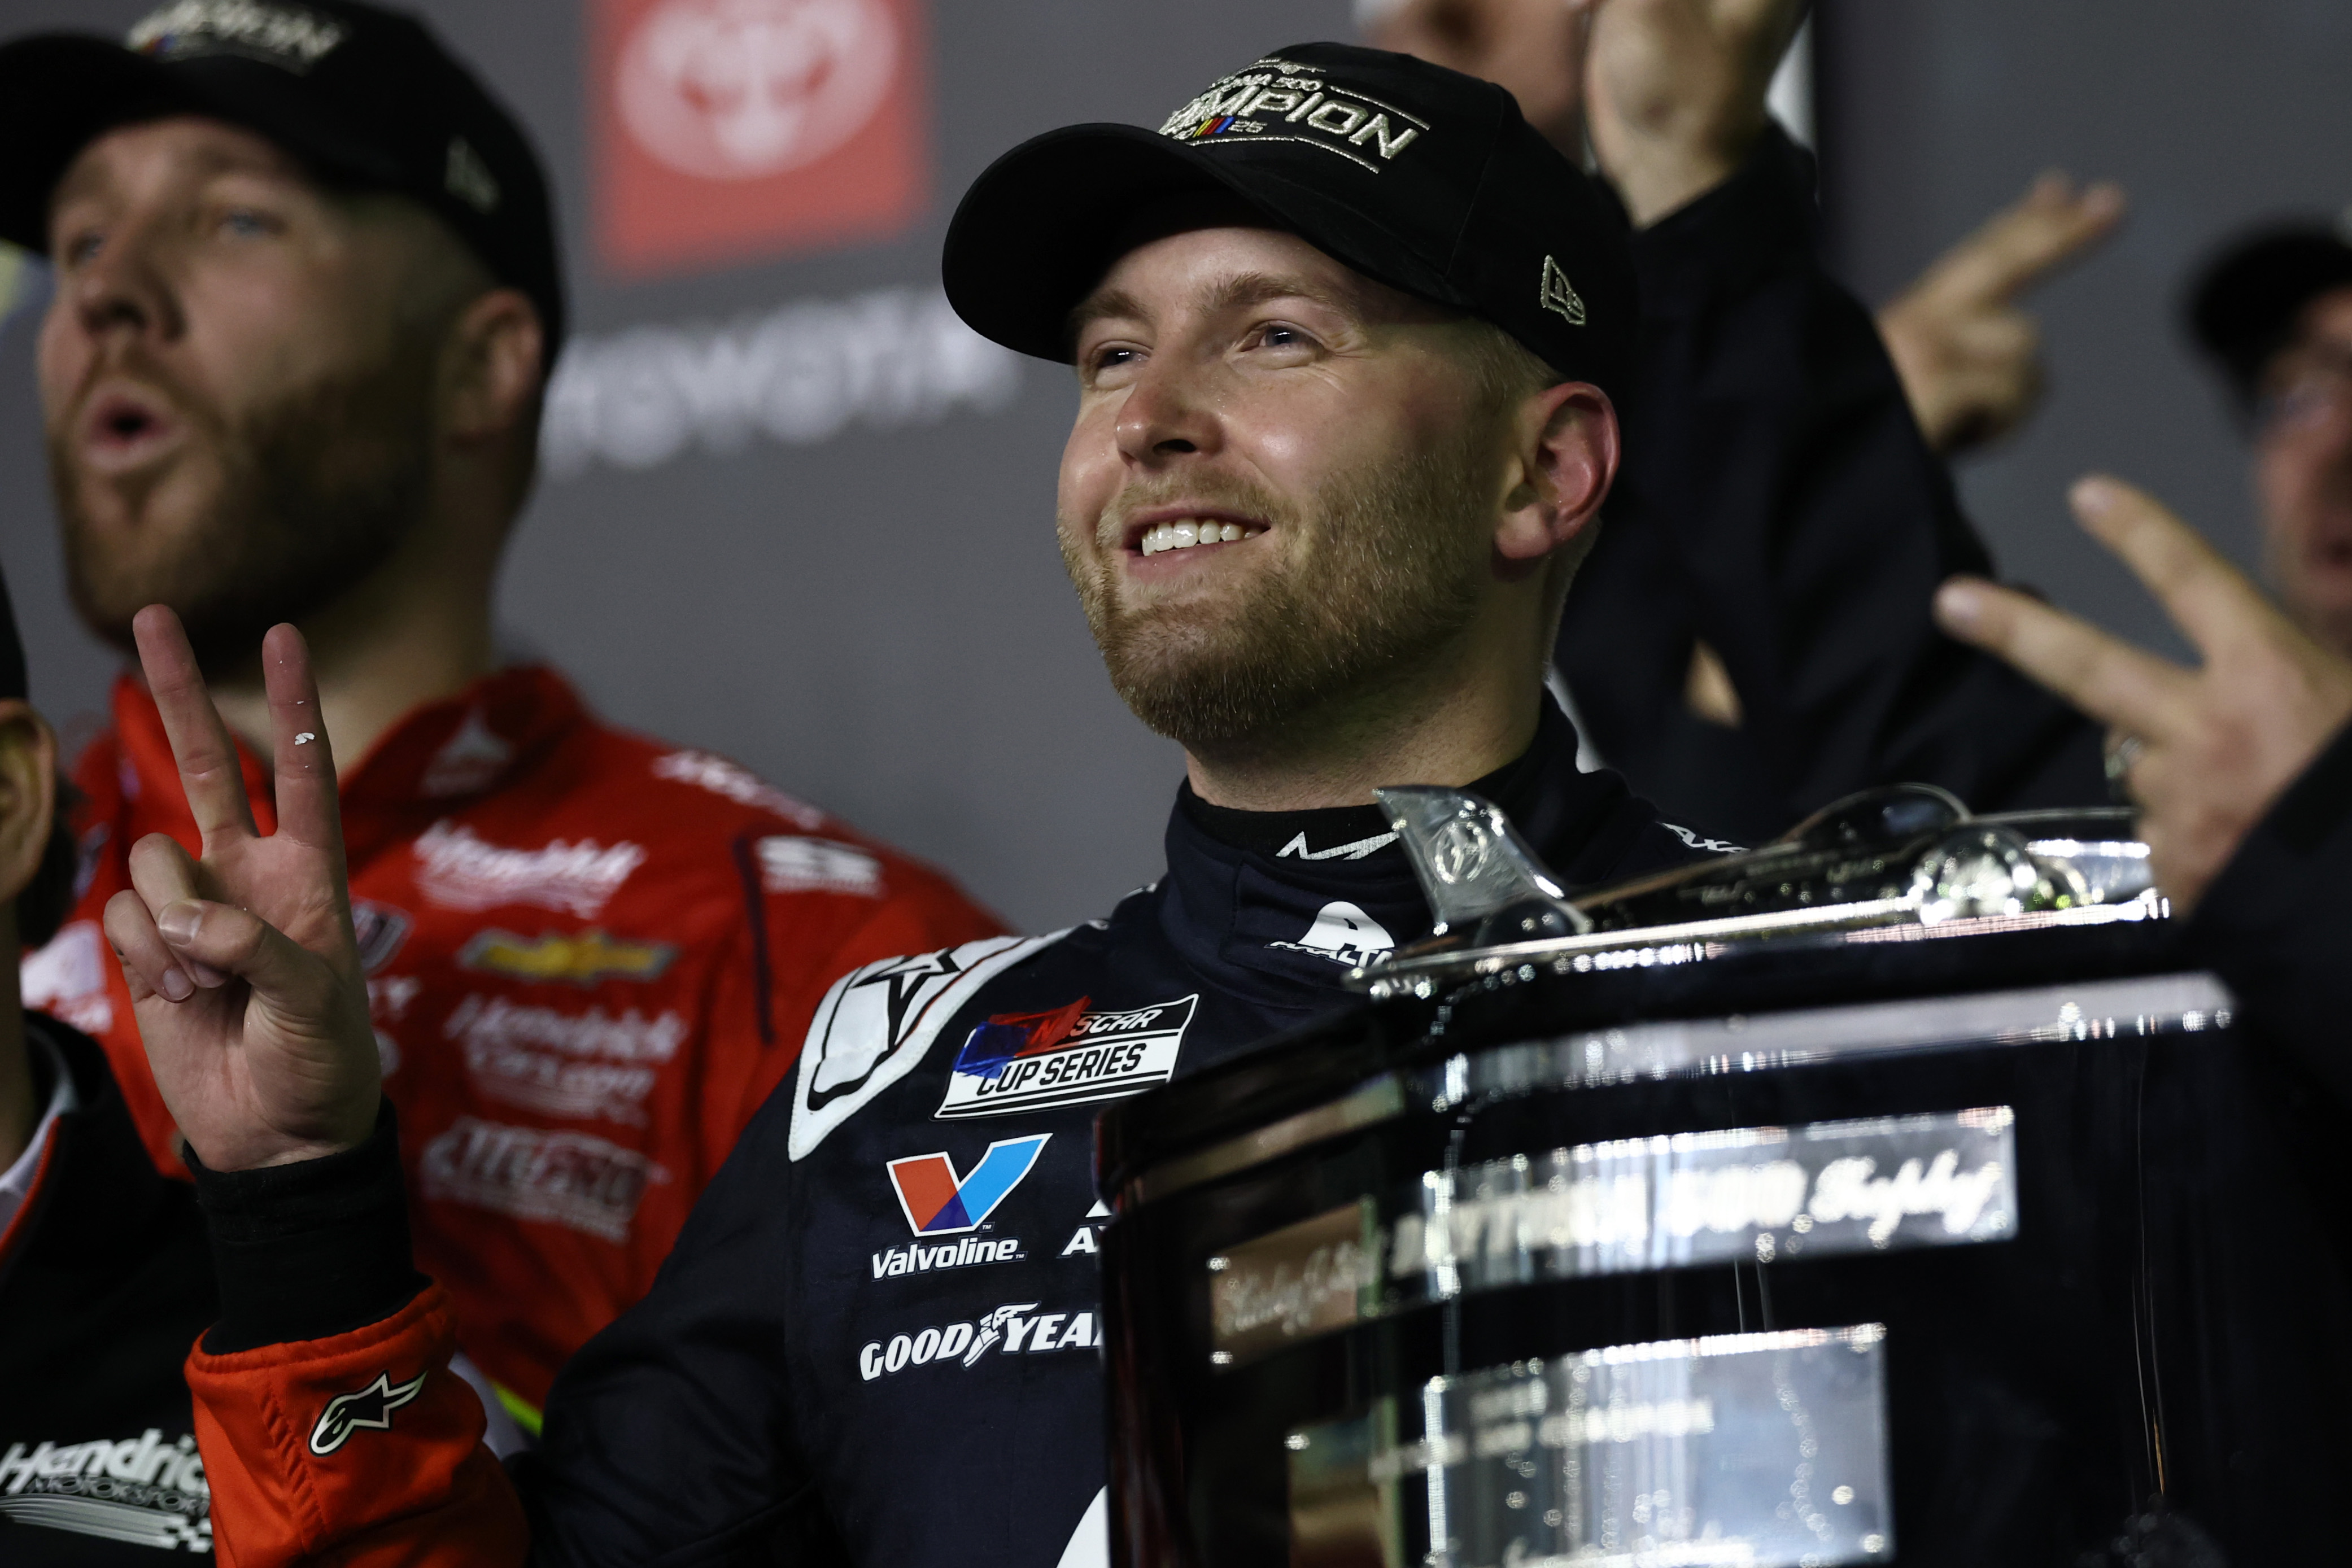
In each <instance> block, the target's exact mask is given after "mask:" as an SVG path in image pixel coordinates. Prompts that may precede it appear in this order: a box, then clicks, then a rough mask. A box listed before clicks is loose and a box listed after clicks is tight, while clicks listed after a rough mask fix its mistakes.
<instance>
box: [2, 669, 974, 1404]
mask: <svg viewBox="0 0 2352 1568" xmlns="http://www.w3.org/2000/svg"><path fill="white" fill-rule="evenodd" d="M114 720H115V722H114V726H113V727H112V728H111V729H110V730H109V731H108V732H106V733H105V734H103V735H102V736H100V737H99V738H98V739H97V740H96V741H95V742H93V743H92V744H91V746H90V747H89V749H88V750H87V751H86V752H85V753H84V754H83V756H82V758H81V759H80V762H79V767H78V769H77V773H76V780H77V783H78V784H79V788H80V790H81V793H82V795H83V797H84V799H83V800H82V802H81V804H80V806H79V809H78V810H77V811H76V814H75V819H74V828H75V831H76V832H77V833H78V834H79V840H80V844H81V852H82V856H83V867H82V876H83V882H82V884H81V888H80V892H79V898H78V900H77V904H76V907H75V911H74V914H73V915H72V917H71V919H70V920H69V922H68V925H66V926H65V928H64V929H63V931H62V932H61V933H60V934H59V935H58V937H57V938H56V940H55V941H53V942H51V943H50V944H49V945H48V946H47V947H46V948H45V949H43V950H42V951H41V952H40V953H37V954H36V955H34V956H32V958H31V959H30V960H28V962H27V964H26V1000H27V1002H28V1003H30V1004H31V1005H35V1006H39V1007H44V1008H47V1009H50V1010H51V1011H54V1012H56V1013H58V1015H59V1016H61V1017H63V1018H65V1019H68V1021H70V1022H72V1023H74V1024H76V1025H78V1026H79V1027H80V1028H82V1029H84V1030H88V1031H89V1033H91V1034H92V1035H95V1036H96V1037H97V1038H98V1039H99V1040H100V1041H101V1042H102V1043H103V1044H104V1045H105V1046H106V1048H107V1053H108V1055H109V1056H110V1059H111V1060H112V1062H113V1066H114V1071H115V1075H116V1076H117V1077H118V1078H119V1079H120V1080H121V1083H122V1088H123V1096H124V1099H125V1100H126V1101H127V1102H128V1103H129V1105H130V1107H131V1112H132V1113H133V1115H134V1116H135V1118H136V1119H137V1121H138V1124H139V1126H140V1128H141V1131H142V1133H143V1134H144V1136H145V1139H146V1142H147V1145H148V1148H149V1150H150V1152H151V1153H152V1155H153V1156H154V1158H155V1161H156V1163H157V1165H158V1166H159V1167H160V1168H161V1169H163V1171H165V1172H166V1173H167V1174H171V1175H174V1176H184V1169H183V1167H182V1166H181V1164H180V1158H179V1155H178V1152H177V1148H176V1145H177V1141H178V1139H177V1134H176V1132H175V1130H174V1129H173V1125H172V1120H171V1116H170V1113H168V1112H167V1111H166V1110H165V1109H164V1106H163V1098H162V1096H161V1095H160V1094H159V1093H158V1092H157V1091H156V1089H155V1083H154V1079H153V1077H152V1074H151V1073H150V1071H149V1069H148V1066H147V1057H146V1052H145V1051H144V1050H143V1049H142V1047H141V1045H140V1043H139V1033H138V1024H137V1020H136V1019H134V1017H133V1016H132V1013H131V998H130V995H129V992H128V991H127V990H126V988H125V987H124V982H123V978H122V973H121V967H120V966H119V965H118V964H117V963H116V962H115V960H114V959H113V957H112V956H111V955H110V954H109V953H108V952H107V949H106V940H105V937H104V936H103V935H102V933H101V931H100V920H101V918H102V914H103V911H104V909H105V906H106V901H107V900H108V899H109V898H110V897H112V896H113V895H114V894H115V893H116V892H117V891H119V890H120V889H121V888H124V887H128V886H129V885H130V879H129V872H128V869H127V857H128V854H129V852H130V849H131V845H132V844H134V843H136V842H137V841H139V840H140V839H141V838H142V837H143V836H145V835H146V834H148V833H152V832H164V833H169V834H171V835H172V836H173V837H174V838H176V839H178V840H179V841H181V842H182V843H183V844H184V845H185V846H186V847H187V848H188V850H189V851H190V852H192V853H193V852H195V851H196V849H197V847H198V845H197V837H196V831H195V826H194V820H193V819H192V818H191V817H190V815H189V813H188V808H187V801H186V797H185V796H184V794H183V792H182V790H181V788H180V779H179V773H178V769H177V768H176V767H175V765H174V764H173V759H172V751H171V747H170V744H169V743H168V741H167V740H166V739H165V737H164V735H163V724H162V720H161V719H160V717H159V716H157V714H156V711H155V705H154V703H153V701H152V699H151V698H149V697H148V695H147V694H146V691H145V689H144V688H143V687H142V686H141V685H139V684H138V683H137V682H135V681H134V680H132V679H131V678H130V677H128V676H126V677H124V678H123V679H122V680H121V682H119V683H118V684H117V685H116V688H115V693H114ZM239 755H240V759H241V761H242V763H243V765H244V768H245V777H246V788H247V794H248V795H249V796H250V797H251V799H252V801H253V810H254V816H255V820H256V821H257V823H258V824H259V826H260V829H261V831H263V832H265V833H267V832H268V831H271V830H272V827H273V825H274V819H275V812H274V811H273V810H272V808H271V804H270V794H269V784H268V779H269V774H268V768H266V767H265V766H264V765H263V764H262V763H261V762H260V761H258V760H257V758H255V757H254V756H253V755H252V754H251V753H250V752H248V751H245V750H243V749H242V748H240V753H239ZM341 783H342V788H341V801H342V820H343V842H344V845H345V848H346V852H347V854H348V856H349V859H350V867H351V887H352V914H353V916H354V925H355V927H356V930H357V933H358V936H359V942H360V951H361V957H362V961H363V963H364V964H365V966H366V968H367V973H368V993H369V999H370V1003H371V1005H372V1007H373V1013H374V1022H375V1029H376V1041H377V1047H378V1050H379V1051H380V1052H381V1053H382V1057H383V1071H384V1075H383V1087H384V1093H385V1096H386V1097H387V1098H388V1099H389V1100H390V1101H391V1102H392V1103H394V1105H396V1106H397V1107H399V1113H400V1127H401V1136H402V1145H401V1163H402V1166H403V1168H404V1170H405V1171H406V1172H407V1175H408V1192H409V1201H410V1203H411V1205H412V1209H413V1212H414V1214H415V1237H416V1258H417V1262H418V1264H419V1266H420V1267H422V1268H424V1269H425V1270H426V1271H427V1272H429V1273H430V1274H431V1275H432V1276H433V1277H434V1278H435V1279H436V1281H439V1282H440V1284H441V1286H442V1288H443V1289H444V1290H445V1291H447V1292H448V1297H449V1301H450V1303H451V1311H452V1312H453V1314H454V1321H455V1322H456V1324H457V1339H458V1343H460V1344H461V1345H462V1346H463V1347H464V1350H465V1352H466V1354H467V1355H468V1356H470V1357H471V1358H472V1359H473V1360H474V1361H475V1362H476V1363H478V1365H479V1366H480V1367H481V1369H482V1370H483V1371H485V1372H486V1373H487V1374H488V1376H489V1378H490V1379H492V1380H493V1381H494V1382H495V1384H496V1385H497V1388H498V1391H499V1394H500V1395H501V1396H502V1397H503V1398H504V1400H505V1402H506V1403H507V1405H508V1406H509V1409H510V1410H512V1411H513V1412H514V1413H515V1414H516V1416H517V1417H518V1418H519V1419H520V1421H521V1422H522V1424H523V1425H525V1426H526V1427H529V1426H533V1425H536V1421H537V1412H538V1409H539V1407H540V1406H541V1405H543V1404H544V1402H545V1400H546V1398H547V1391H548V1388H549V1385H551V1383H552V1382H553V1381H554V1377H555V1373H556V1369H557V1368H558V1367H560V1366H562V1364H563V1363H564V1362H565V1360H566V1359H568V1358H569V1357H570V1356H571V1354H572V1352H573V1351H575V1350H577V1349H578V1348H579V1347H580V1346H581V1345H582V1344H583V1343H586V1341H587V1339H588V1337H589V1336H590V1335H591V1334H593V1333H595V1332H596V1331H597V1330H598V1329H600V1328H602V1327H604V1324H606V1323H608V1322H611V1321H612V1320H613V1319H614V1316H616V1315H617V1314H618V1313H619V1312H621V1310H622V1309H623V1308H625V1307H626V1306H628V1305H629V1303H631V1302H632V1301H635V1300H637V1298H638V1297H640V1296H642V1295H644V1294H645V1291H646V1287H647V1286H648V1285H650V1284H651V1283H652V1282H653V1278H654V1271H655V1270H656V1269H657V1268H658V1267H659V1266H660V1264H661V1260H662V1259H663V1258H664V1257H665V1256H666V1255H667V1253H668V1251H669V1249H670V1244H671V1242H672V1241H673V1240H674V1239H676V1238H677V1232H678V1228H679V1227H680V1226H681V1225H683V1224H684V1223H685V1221H686V1217H687V1214H688V1211H689V1210H690V1209H691V1208H692V1207H694V1202H695V1199H696V1197H698V1196H699V1194H700V1193H701V1191H702V1189H703V1187H704V1186H706V1185H707V1184H708V1183H709V1180H710V1178H711V1176H713V1175H714V1174H715V1173H716V1172H717V1171H718V1169H719V1163H720V1161H722V1160H724V1159H725V1158H726V1156H727V1151H728V1150H729V1149H730V1148H731V1147H732V1146H733V1145H734V1143H735V1139H736V1136H737V1135H738V1134H740V1132H741V1130H742V1128H743V1126H744V1124H746V1123H747V1122H748V1121H749V1120H750V1119H751V1116H752V1114H753V1113H756V1112H757V1111H758V1110H759V1108H760V1105H761V1103H762V1102H763V1101H765V1100H766V1099H767V1097H768V1094H769V1092H770V1091H771V1090H772V1089H773V1088H774V1087H775V1085H776V1084H777V1083H778V1082H782V1079H783V1078H784V1076H785V1074H786V1073H787V1072H788V1071H790V1070H791V1068H792V1065H793V1057H794V1055H795V1054H796V1053H797V1052H798V1051H799V1049H800V1042H801V1040H802V1038H803V1036H804V1035H805V1034H806V1033H807V1031H808V1019H809V1015H810V1013H811V1011H812V1009H814V1007H815V1005H816V1001H817V998H819V997H821V996H823V995H824V988H825V987H826V986H827V985H829V984H831V983H832V981H833V980H834V978H835V977H836V976H838V975H840V974H842V973H843V972H844V971H845V970H848V969H852V968H855V967H857V966H858V965H860V964H864V963H866V962H869V961H870V960H872V959H874V958H877V957H882V956H888V955H891V954H896V953H904V952H909V951H920V950H922V949H925V948H929V947H935V946H941V945H943V944H953V943H957V942H962V941H968V940H970V939H971V938H974V937H978V936H989V935H992V934H993V933H994V932H996V931H998V930H1000V929H1002V927H1001V926H1000V925H998V924H997V922H996V921H995V920H993V919H992V918H991V917H990V916H989V915H987V914H986V913H984V912H983V911H982V910H981V909H979V908H978V907H976V906H975V905H974V904H972V903H971V901H970V900H968V899H967V898H965V897H964V896H963V894H961V893H960V892H959V891H958V890H957V889H956V888H955V886H954V885H953V884H952V883H950V882H949V881H948V880H947V879H946V878H945V877H943V876H941V875H940V873H938V872H936V871H933V870H932V869H930V868H929V867H928V866H925V865H922V864H919V862H915V861H912V860H909V859H908V858H907V857H905V856H903V855H899V854H897V853H894V852H891V851H890V850H888V849H887V848H885V847H883V846H882V845H880V844H877V843H875V842H874V841H871V840H869V839H866V838H864V837H862V836H861V835H859V834H858V833H857V832H856V831H854V830H852V829H851V828H849V827H848V826H847V825H846V824H845V823H843V822H840V821H836V820H835V819H834V818H832V817H830V816H827V815H826V814H825V813H824V812H822V811H820V810H816V809H815V808H814V807H812V806H809V805H806V804H803V802H801V801H799V800H793V798H791V797H790V796H788V795H785V794H784V793H782V791H780V790H778V789H773V788H772V787H770V786H769V785H767V784H764V783H762V782H761V780H759V779H756V778H754V777H753V776H752V775H751V773H749V772H747V771H746V770H744V769H743V768H740V767H738V766H737V765H735V764H734V763H731V762H729V761H727V760H726V759H725V758H719V757H716V756H713V755H711V754H709V753H708V752H701V751H693V750H688V749H683V748H680V747H672V746H666V745H664V744H662V743H661V742H659V741H656V740H652V739H648V738H646V737H642V736H637V735H631V734H628V733H625V732H624V731H621V730H617V729H614V728H611V727H607V726H605V725H603V724H600V723H598V722H597V721H596V719H595V718H594V717H593V716H591V715H590V714H589V713H588V711H587V710H586V709H585V708H584V707H583V706H582V705H581V703H580V700H579V698H578V697H577V696H575V695H573V694H572V689H571V687H570V686H568V685H565V684H564V682H563V681H562V678H561V677H559V676H558V675H556V674H554V673H553V672H552V671H550V670H546V669H543V668H535V667H533V668H518V669H510V670H507V671H504V672H501V673H499V674H493V675H490V676H488V677H486V678H485V679H483V680H481V681H479V682H478V683H476V684H475V685H473V686H471V687H470V688H468V689H467V690H466V691H465V692H463V693H460V694H459V695H457V696H456V697H453V698H451V699H449V700H448V701H446V702H438V703H433V704H429V705H427V706H423V707H420V708H417V709H416V710H415V711H413V712H412V713H410V714H408V715H407V716H405V717H404V718H403V719H402V720H401V721H400V723H399V724H397V725H396V726H395V727H394V728H393V729H392V730H391V732H390V733H388V734H387V735H385V736H384V737H383V739H382V740H381V741H379V742H378V743H377V744H376V746H375V747H374V748H373V750H372V751H371V752H370V753H369V754H368V755H367V756H366V757H364V758H356V759H353V761H352V764H351V765H349V766H346V767H345V768H344V769H343V771H342V780H341Z"/></svg>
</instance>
